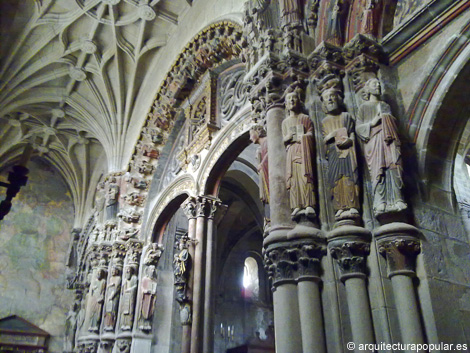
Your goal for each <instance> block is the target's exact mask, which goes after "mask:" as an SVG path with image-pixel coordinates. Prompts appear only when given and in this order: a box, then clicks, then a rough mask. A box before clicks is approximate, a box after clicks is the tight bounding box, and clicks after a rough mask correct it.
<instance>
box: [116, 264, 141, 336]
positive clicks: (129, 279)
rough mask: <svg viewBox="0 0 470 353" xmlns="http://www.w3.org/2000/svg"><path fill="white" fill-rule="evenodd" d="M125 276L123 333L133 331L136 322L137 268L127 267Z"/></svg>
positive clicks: (121, 322)
mask: <svg viewBox="0 0 470 353" xmlns="http://www.w3.org/2000/svg"><path fill="white" fill-rule="evenodd" d="M124 276H125V279H124V283H123V286H122V298H121V303H122V306H121V318H120V319H121V320H120V326H121V329H122V330H123V331H129V330H131V329H132V324H133V320H134V311H135V299H136V294H137V275H136V268H135V266H127V267H126V270H125V275H124Z"/></svg>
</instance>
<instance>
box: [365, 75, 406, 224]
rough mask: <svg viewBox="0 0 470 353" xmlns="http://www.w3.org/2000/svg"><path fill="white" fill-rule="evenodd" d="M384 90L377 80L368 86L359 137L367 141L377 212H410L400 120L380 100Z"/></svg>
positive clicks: (368, 162)
mask: <svg viewBox="0 0 470 353" xmlns="http://www.w3.org/2000/svg"><path fill="white" fill-rule="evenodd" d="M381 94H382V88H381V85H380V81H379V80H378V79H377V78H371V79H369V80H368V81H367V82H366V84H365V87H364V99H365V102H364V103H362V105H361V106H360V107H359V113H358V117H357V122H356V133H357V136H358V137H359V138H360V139H361V140H362V141H363V142H364V157H365V160H366V162H367V166H368V169H369V173H370V178H371V182H372V188H373V195H374V205H373V207H374V213H375V215H380V214H383V213H386V212H397V211H401V210H404V209H406V207H407V206H406V203H405V202H404V201H403V196H402V192H401V189H402V187H403V179H402V161H401V153H400V140H399V138H398V132H397V124H396V119H395V117H394V116H393V115H392V113H391V109H390V106H389V105H388V104H387V103H385V102H383V101H381V100H380V96H381Z"/></svg>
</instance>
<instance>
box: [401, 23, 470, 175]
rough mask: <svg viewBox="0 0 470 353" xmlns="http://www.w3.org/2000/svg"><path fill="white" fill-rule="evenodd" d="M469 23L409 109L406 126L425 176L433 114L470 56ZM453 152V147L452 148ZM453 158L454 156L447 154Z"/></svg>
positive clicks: (446, 52)
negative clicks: (414, 144)
mask: <svg viewBox="0 0 470 353" xmlns="http://www.w3.org/2000/svg"><path fill="white" fill-rule="evenodd" d="M469 34H470V23H468V24H467V25H466V26H465V27H464V28H463V29H462V31H461V32H460V33H459V34H458V35H456V36H455V38H454V39H453V41H452V42H451V43H450V44H449V46H448V47H447V48H446V50H445V51H444V54H443V55H442V56H441V58H440V59H439V60H438V62H437V64H436V65H435V67H434V68H433V70H432V72H431V73H430V74H429V76H428V79H427V81H426V83H425V84H424V85H423V87H422V89H421V91H420V92H419V93H418V95H417V97H416V98H415V100H414V104H413V105H412V107H411V109H410V110H409V113H408V115H409V121H408V124H407V125H408V130H409V136H410V138H411V139H412V140H413V141H414V142H415V143H416V152H417V157H418V163H419V165H418V167H419V172H420V174H421V175H422V176H424V177H426V176H427V175H428V173H429V171H428V170H427V169H428V166H427V163H426V157H427V152H428V148H429V145H430V143H432V141H431V137H432V135H433V134H434V133H438V132H437V131H434V127H435V125H436V118H437V116H438V113H439V110H440V109H441V107H442V104H443V101H444V99H445V97H446V94H447V92H448V91H449V89H450V87H451V86H452V84H453V83H454V81H455V80H456V78H457V77H458V75H459V73H460V72H461V71H462V69H463V67H464V66H465V64H466V63H468V62H469V60H470V45H469V44H470V37H469ZM453 152H455V151H453ZM448 157H449V158H451V159H452V158H453V156H448Z"/></svg>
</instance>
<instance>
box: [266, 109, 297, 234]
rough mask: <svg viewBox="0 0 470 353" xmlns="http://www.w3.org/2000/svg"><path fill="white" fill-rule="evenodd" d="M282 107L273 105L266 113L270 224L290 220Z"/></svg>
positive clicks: (279, 223) (283, 112)
mask: <svg viewBox="0 0 470 353" xmlns="http://www.w3.org/2000/svg"><path fill="white" fill-rule="evenodd" d="M284 117H285V111H284V108H282V107H281V106H275V107H273V108H271V109H269V110H268V111H267V113H266V129H267V137H268V159H269V195H270V205H269V206H270V211H271V225H272V228H276V226H279V225H288V224H290V223H291V220H290V206H289V197H288V193H287V188H286V150H285V147H284V143H283V140H282V129H281V126H282V120H283V119H284Z"/></svg>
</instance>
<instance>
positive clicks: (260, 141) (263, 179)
mask: <svg viewBox="0 0 470 353" xmlns="http://www.w3.org/2000/svg"><path fill="white" fill-rule="evenodd" d="M250 140H251V142H253V143H254V144H256V145H259V148H258V152H257V153H258V162H259V164H258V167H257V169H258V175H259V198H260V200H261V202H263V203H264V204H268V203H269V169H268V139H267V137H266V131H265V130H264V128H263V127H262V126H261V125H255V126H253V127H252V128H251V130H250Z"/></svg>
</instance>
